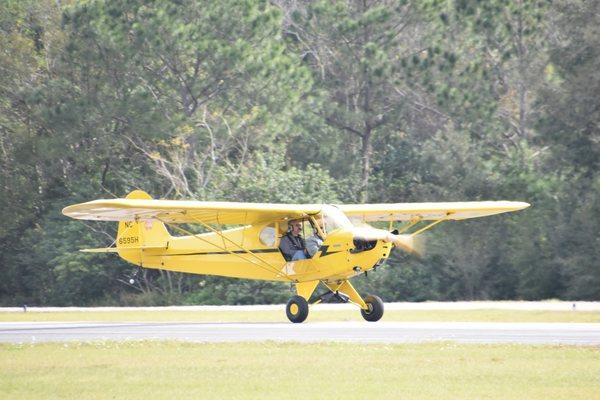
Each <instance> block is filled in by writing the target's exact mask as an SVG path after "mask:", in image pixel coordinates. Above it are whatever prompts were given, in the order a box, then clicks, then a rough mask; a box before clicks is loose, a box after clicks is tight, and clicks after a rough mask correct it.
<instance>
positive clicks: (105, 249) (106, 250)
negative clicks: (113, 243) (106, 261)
mask: <svg viewBox="0 0 600 400" xmlns="http://www.w3.org/2000/svg"><path fill="white" fill-rule="evenodd" d="M79 251H81V252H82V253H116V252H117V248H116V247H100V248H98V249H80V250H79Z"/></svg>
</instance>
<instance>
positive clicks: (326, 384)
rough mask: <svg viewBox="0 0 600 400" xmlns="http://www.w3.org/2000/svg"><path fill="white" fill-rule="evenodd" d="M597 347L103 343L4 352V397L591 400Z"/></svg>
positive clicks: (598, 384)
mask: <svg viewBox="0 0 600 400" xmlns="http://www.w3.org/2000/svg"><path fill="white" fill-rule="evenodd" d="M599 377H600V348H598V347H558V346H525V345H458V344H452V343H428V344H399V345H378V344H368V345H362V344H342V343H322V344H297V343H285V344H280V343H273V342H266V343H234V344H231V343H228V344H193V343H180V342H122V343H118V342H102V343H91V344H81V343H75V344H73V343H69V344H66V343H62V344H36V345H0V398H3V399H23V400H24V399H82V398H83V399H110V398H120V399H183V398H186V399H224V398H227V399H230V398H235V399H303V400H305V399H366V398H373V399H436V400H438V399H530V400H535V399H543V400H547V399H569V400H573V399H586V400H589V399H594V398H600V378H599Z"/></svg>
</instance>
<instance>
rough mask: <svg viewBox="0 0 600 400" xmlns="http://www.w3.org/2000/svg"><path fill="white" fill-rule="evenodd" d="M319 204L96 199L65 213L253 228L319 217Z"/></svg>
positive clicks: (91, 217)
mask: <svg viewBox="0 0 600 400" xmlns="http://www.w3.org/2000/svg"><path fill="white" fill-rule="evenodd" d="M321 208H322V206H321V205H318V204H314V205H311V204H308V205H300V204H265V203H235V202H205V201H182V200H151V199H110V200H94V201H89V202H87V203H81V204H75V205H72V206H68V207H66V208H64V209H63V210H62V212H63V214H64V215H66V216H68V217H71V218H75V219H86V220H95V221H134V220H136V219H141V220H149V219H158V220H161V221H163V222H166V223H175V224H180V223H198V222H199V221H201V222H202V223H205V224H223V225H238V224H239V225H251V224H255V223H258V222H265V221H273V220H278V219H284V218H288V219H294V218H300V217H305V216H307V215H314V214H318V213H319V212H320V211H321Z"/></svg>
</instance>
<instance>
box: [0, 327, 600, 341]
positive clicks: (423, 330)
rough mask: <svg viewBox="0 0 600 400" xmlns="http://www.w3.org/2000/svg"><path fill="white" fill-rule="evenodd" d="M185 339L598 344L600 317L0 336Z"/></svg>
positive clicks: (2, 334)
mask: <svg viewBox="0 0 600 400" xmlns="http://www.w3.org/2000/svg"><path fill="white" fill-rule="evenodd" d="M104 340H109V341H123V340H181V341H191V342H256V341H267V340H270V341H279V342H327V341H336V342H358V343H415V342H428V341H456V342H460V343H521V344H562V345H596V346H598V345H600V324H599V323H495V322H381V321H380V322H375V323H368V322H314V323H311V322H307V323H303V324H292V323H287V322H284V323H254V322H253V323H199V322H122V323H111V322H105V323H100V322H2V323H0V342H4V343H37V342H64V341H81V342H86V341H104Z"/></svg>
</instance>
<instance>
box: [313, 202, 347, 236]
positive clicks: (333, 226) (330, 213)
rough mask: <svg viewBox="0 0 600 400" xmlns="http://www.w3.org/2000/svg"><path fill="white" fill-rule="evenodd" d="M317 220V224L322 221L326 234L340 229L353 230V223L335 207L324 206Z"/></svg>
mask: <svg viewBox="0 0 600 400" xmlns="http://www.w3.org/2000/svg"><path fill="white" fill-rule="evenodd" d="M316 219H317V222H319V219H321V221H322V224H323V228H324V231H325V233H329V232H333V231H335V230H337V229H340V228H345V229H350V228H352V222H350V220H349V219H348V217H346V214H344V213H343V212H342V211H341V210H340V209H339V208H337V207H334V206H330V205H326V206H324V207H323V210H322V212H321V214H320V216H319V217H317V218H316Z"/></svg>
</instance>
